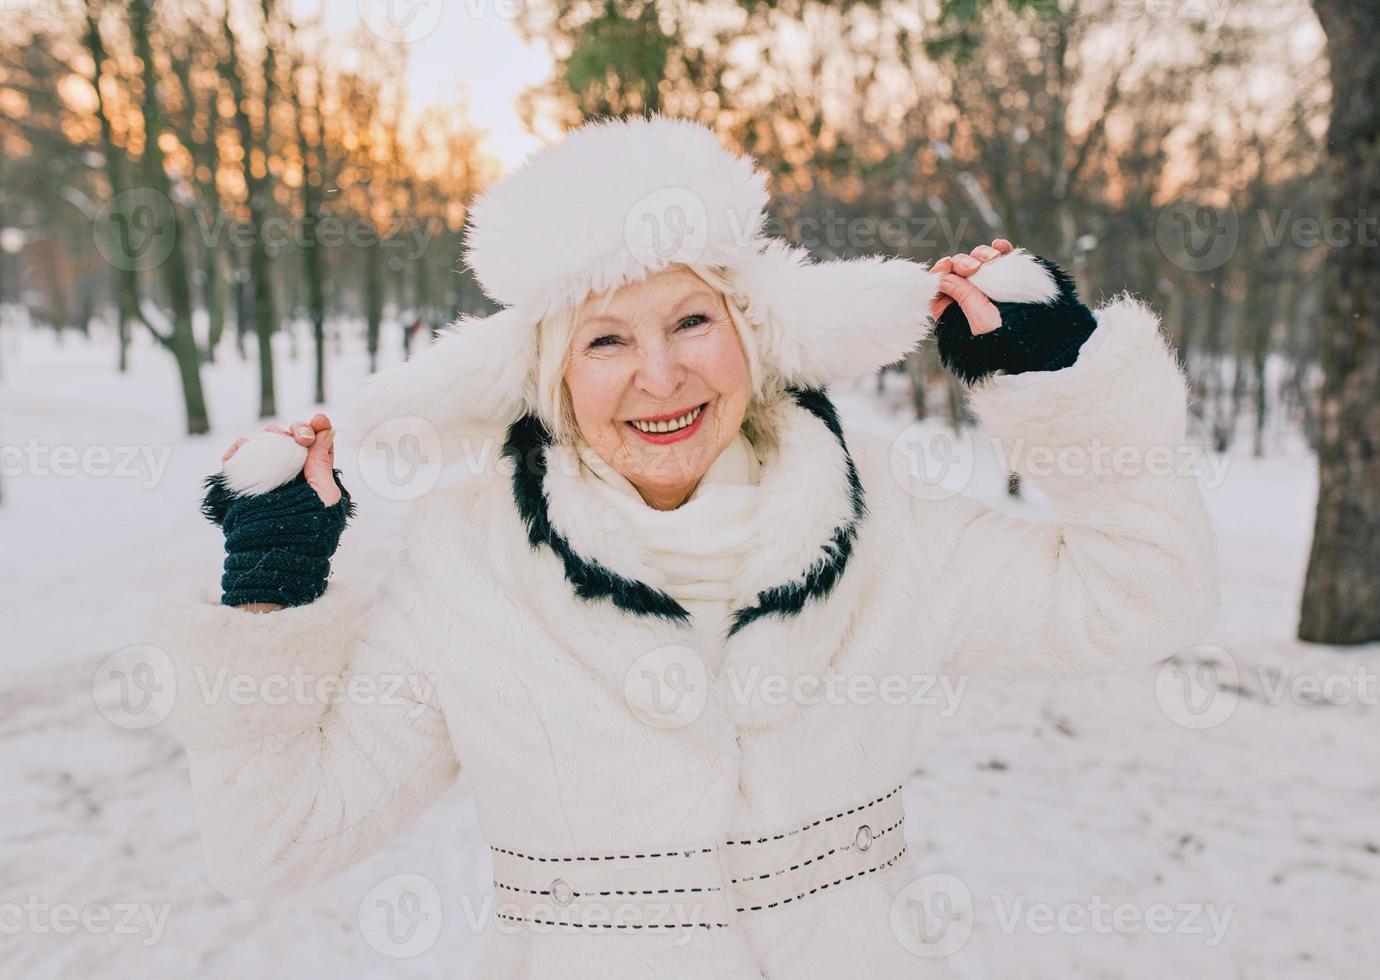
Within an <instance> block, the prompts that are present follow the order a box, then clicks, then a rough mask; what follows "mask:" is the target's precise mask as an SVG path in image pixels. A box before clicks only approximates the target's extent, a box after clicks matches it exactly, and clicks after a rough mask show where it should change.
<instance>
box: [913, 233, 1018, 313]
mask: <svg viewBox="0 0 1380 980" xmlns="http://www.w3.org/2000/svg"><path fill="white" fill-rule="evenodd" d="M1014 248H1015V246H1014V245H1012V244H1011V243H1010V242H1009V241H1007V240H1006V239H1005V238H998V239H996V240H995V241H993V242H992V244H991V245H979V246H978V247H977V248H975V249H973V250H972V251H971V252H970V253H968V254H966V255H964V254H962V253H959V254H958V255H946V256H944V258H942V259H940V260H939V261H938V262H936V263H935V264H934V265H933V266H931V267H930V271H931V272H933V273H935V274H936V275H938V276H939V277H940V279H939V295H937V296H935V298H934V300H933V302H931V304H930V319H932V320H934V321H935V322H936V323H937V322H938V321H939V317H940V315H941V314H942V313H943V312H944V311H945V310H946V309H948V308H949V304H950V303H957V304H958V305H959V307H960V308H961V309H962V310H963V315H964V316H966V317H967V318H968V327H969V329H971V330H972V331H973V334H974V335H975V336H976V335H978V334H984V333H991V332H992V331H993V330H995V329H997V328H998V327H1000V326H1001V312H1000V311H999V310H998V309H997V307H996V304H994V303H993V302H992V301H991V300H990V299H988V298H987V295H986V294H985V293H983V291H982V290H980V289H978V288H977V287H976V286H974V285H973V284H972V283H971V282H969V281H968V277H969V276H971V275H972V274H973V273H974V272H977V271H978V269H981V268H982V264H983V263H984V262H991V261H992V260H993V259H995V258H998V257H1000V256H1003V255H1005V254H1007V253H1008V252H1010V251H1012V249H1014Z"/></svg>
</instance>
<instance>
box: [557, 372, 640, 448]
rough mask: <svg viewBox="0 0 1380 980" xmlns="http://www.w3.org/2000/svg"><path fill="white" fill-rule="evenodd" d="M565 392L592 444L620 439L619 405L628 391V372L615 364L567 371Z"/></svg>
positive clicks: (577, 422) (587, 438)
mask: <svg viewBox="0 0 1380 980" xmlns="http://www.w3.org/2000/svg"><path fill="white" fill-rule="evenodd" d="M565 384H566V389H567V390H568V391H569V392H570V405H571V409H572V410H573V411H574V413H575V422H576V424H577V425H578V426H579V427H580V431H581V432H582V433H583V434H584V436H585V439H586V441H588V442H590V443H591V444H594V443H597V442H600V441H603V440H606V439H609V438H613V437H617V436H618V435H619V424H618V422H617V421H616V417H617V414H618V404H619V402H620V401H621V399H622V397H623V391H624V389H625V388H626V387H627V371H626V369H624V368H623V367H622V366H620V365H618V364H615V363H611V362H610V363H594V362H589V363H584V364H580V365H578V366H577V367H572V368H571V369H569V370H568V371H566V376H565Z"/></svg>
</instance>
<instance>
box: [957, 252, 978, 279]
mask: <svg viewBox="0 0 1380 980" xmlns="http://www.w3.org/2000/svg"><path fill="white" fill-rule="evenodd" d="M981 268H982V263H981V262H979V261H978V260H977V259H975V258H973V257H972V256H971V255H955V256H954V272H956V273H957V274H958V275H960V276H971V275H972V274H973V273H974V272H977V271H978V270H979V269H981Z"/></svg>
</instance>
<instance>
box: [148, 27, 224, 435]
mask: <svg viewBox="0 0 1380 980" xmlns="http://www.w3.org/2000/svg"><path fill="white" fill-rule="evenodd" d="M151 7H152V0H130V2H129V14H130V32H131V33H132V34H133V36H134V53H135V56H136V57H137V58H138V59H139V61H140V63H141V65H142V75H143V83H144V85H143V93H142V95H141V97H140V102H139V112H140V115H141V116H142V117H143V121H144V133H145V134H146V136H145V139H144V158H143V163H144V179H145V180H147V181H148V182H149V187H150V189H151V190H153V191H154V193H156V194H159V195H161V196H162V198H163V199H164V200H166V201H168V202H169V208H170V210H171V212H172V215H173V229H172V233H173V235H174V236H175V239H174V243H173V247H172V250H171V251H170V252H169V253H168V257H167V258H166V259H164V260H163V261H162V262H161V263H160V264H159V266H158V268H159V271H160V272H161V273H162V277H163V288H164V289H166V290H167V293H168V299H169V301H170V302H171V304H172V332H171V335H170V336H168V337H167V340H166V341H165V344H166V346H167V347H168V348H169V349H170V350H171V351H172V354H173V357H174V358H175V359H176V361H177V369H178V378H179V379H180V380H181V382H182V397H183V401H184V403H185V404H186V407H187V432H188V434H189V435H200V434H202V433H204V432H207V431H209V430H210V428H211V424H210V420H209V419H208V418H207V413H206V399H205V396H204V394H203V392H202V389H201V354H200V352H199V351H198V350H197V346H196V336H195V334H194V333H193V332H192V284H191V274H190V270H189V269H188V268H187V259H186V254H185V251H184V248H185V242H184V240H183V238H182V228H181V222H180V220H179V219H178V210H177V207H176V205H174V204H173V203H172V202H173V190H172V185H171V182H170V181H169V180H168V175H167V171H165V170H164V169H163V151H162V149H161V147H160V146H159V139H160V138H161V137H162V135H163V117H162V113H161V110H160V108H159V105H158V75H157V71H156V69H155V67H154V64H155V63H154V58H153V43H152V40H151V39H150V37H149V32H150V30H151V24H150V14H151V13H152V11H151ZM155 336H160V335H159V334H157V333H156V332H155Z"/></svg>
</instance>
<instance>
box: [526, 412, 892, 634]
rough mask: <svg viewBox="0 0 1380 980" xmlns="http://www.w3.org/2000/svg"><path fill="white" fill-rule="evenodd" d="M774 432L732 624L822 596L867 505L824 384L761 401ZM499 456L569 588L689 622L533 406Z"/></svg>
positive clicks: (619, 518) (734, 627) (531, 526)
mask: <svg viewBox="0 0 1380 980" xmlns="http://www.w3.org/2000/svg"><path fill="white" fill-rule="evenodd" d="M757 421H758V423H759V424H760V425H761V426H762V427H763V428H764V430H766V431H767V432H769V433H770V439H769V440H764V441H767V442H770V444H771V445H770V446H768V447H765V448H764V450H759V451H764V452H765V454H766V456H767V458H766V459H765V460H763V464H762V465H763V468H762V474H761V478H760V482H759V485H758V486H759V491H760V498H759V499H760V503H759V516H758V521H757V527H756V531H755V539H754V541H753V545H752V547H751V549H750V550H749V557H748V559H747V561H746V562H745V563H744V566H743V567H742V568H741V569H740V571H739V575H738V577H737V582H736V585H737V589H736V596H735V598H734V600H733V602H732V613H731V615H730V620H729V627H728V632H727V633H726V635H725V639H728V638H731V637H733V636H734V635H735V634H737V633H739V632H740V631H741V630H743V629H744V628H745V627H747V626H748V625H749V624H751V623H753V622H755V621H756V620H758V619H761V618H763V617H766V616H778V617H781V618H785V619H789V618H792V617H794V616H796V615H798V614H799V613H800V612H801V611H802V610H803V609H804V608H805V606H806V604H807V603H809V602H810V601H811V600H812V599H822V598H824V597H825V596H827V595H828V594H829V593H830V592H831V591H832V590H833V588H834V586H835V584H836V583H837V582H838V581H839V579H840V578H841V577H842V575H843V573H844V570H845V568H846V567H847V565H848V561H849V558H850V557H851V555H852V552H853V545H854V542H855V540H856V538H857V534H858V527H859V525H860V523H861V522H862V520H863V519H864V517H865V516H866V513H867V507H866V501H865V494H864V491H863V487H862V482H861V481H860V479H859V478H858V471H857V467H856V466H855V465H854V462H853V458H852V456H851V455H850V453H849V451H848V445H847V442H846V441H845V439H844V435H843V430H842V428H841V426H840V424H839V419H838V414H837V412H836V411H835V409H834V405H833V403H832V402H831V401H830V400H829V397H828V395H827V394H826V393H825V391H824V389H823V388H797V387H789V388H787V389H785V393H784V395H783V396H782V397H780V398H778V399H776V400H775V401H773V402H771V403H770V404H768V405H766V406H764V407H762V409H761V411H760V413H759V416H758V420H757ZM503 456H504V457H505V458H506V459H507V460H508V461H509V462H511V463H512V464H513V470H512V493H513V500H514V502H515V503H516V505H517V509H518V513H519V515H520V516H521V518H522V521H523V524H524V526H525V527H526V528H527V538H528V541H529V543H530V544H531V545H532V547H533V548H538V547H541V546H543V545H545V546H546V547H548V548H550V549H551V550H552V552H554V553H555V554H556V556H557V557H558V558H559V559H560V560H561V563H562V566H563V567H564V571H565V578H566V581H567V582H568V583H569V585H570V587H571V588H572V589H573V590H574V592H575V594H576V595H579V596H581V597H582V598H585V599H590V600H596V601H608V602H611V603H613V605H615V606H617V607H618V608H619V609H622V610H624V611H626V612H628V613H631V614H633V615H635V616H646V617H655V618H660V619H664V620H668V621H672V622H678V623H684V622H687V621H688V620H689V618H690V613H689V612H688V611H687V610H686V609H685V608H684V607H683V606H682V605H681V604H680V603H679V602H677V601H676V600H675V599H674V598H672V597H671V596H670V595H668V594H667V593H666V592H665V591H664V590H663V589H662V588H660V587H659V585H660V584H661V583H660V573H659V572H658V571H657V570H656V568H655V567H654V566H653V565H652V564H651V563H650V562H649V561H648V557H647V555H646V554H645V552H644V551H643V550H642V549H641V547H640V544H639V541H638V539H637V536H636V535H635V534H633V533H632V532H631V528H630V527H628V526H627V523H626V519H625V518H624V516H623V515H622V514H620V513H618V512H617V511H616V510H615V509H614V508H610V507H608V506H606V505H605V504H604V503H602V502H601V501H599V500H598V498H597V497H596V496H595V495H594V494H593V493H592V488H591V487H590V486H589V485H588V483H587V481H586V480H585V479H584V478H582V477H581V476H580V470H579V456H578V453H577V451H576V450H574V449H573V448H571V447H566V446H560V445H557V444H556V443H555V442H554V441H553V440H552V438H551V436H550V434H549V433H548V432H547V431H546V429H545V427H544V426H543V425H542V424H541V422H540V421H539V420H538V419H537V418H536V417H535V416H534V415H531V414H527V415H524V416H522V417H521V418H519V419H518V420H517V421H515V422H514V423H513V424H512V425H510V426H509V428H508V432H507V438H506V440H505V442H504V445H503Z"/></svg>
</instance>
